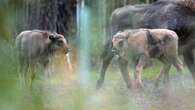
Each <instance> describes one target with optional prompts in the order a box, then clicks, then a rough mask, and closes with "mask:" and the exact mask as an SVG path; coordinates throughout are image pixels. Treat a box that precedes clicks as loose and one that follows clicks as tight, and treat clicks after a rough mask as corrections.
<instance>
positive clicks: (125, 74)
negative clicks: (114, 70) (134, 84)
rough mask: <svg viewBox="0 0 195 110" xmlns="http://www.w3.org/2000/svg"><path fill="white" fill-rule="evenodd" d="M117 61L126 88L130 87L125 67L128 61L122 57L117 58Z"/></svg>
mask: <svg viewBox="0 0 195 110" xmlns="http://www.w3.org/2000/svg"><path fill="white" fill-rule="evenodd" d="M118 61H119V68H120V71H121V74H122V76H123V79H124V81H125V83H126V85H127V88H130V87H131V79H130V76H129V73H128V69H127V66H128V61H126V60H124V59H122V58H119V59H118Z"/></svg>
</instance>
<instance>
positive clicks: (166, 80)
mask: <svg viewBox="0 0 195 110" xmlns="http://www.w3.org/2000/svg"><path fill="white" fill-rule="evenodd" d="M159 60H160V61H161V62H162V63H163V67H162V69H161V71H160V73H159V75H158V76H157V78H156V81H155V86H156V87H158V85H159V82H160V79H161V78H162V76H163V75H164V80H163V82H164V84H165V83H167V84H169V70H170V68H171V63H169V62H168V61H167V59H166V58H165V57H161V58H159Z"/></svg>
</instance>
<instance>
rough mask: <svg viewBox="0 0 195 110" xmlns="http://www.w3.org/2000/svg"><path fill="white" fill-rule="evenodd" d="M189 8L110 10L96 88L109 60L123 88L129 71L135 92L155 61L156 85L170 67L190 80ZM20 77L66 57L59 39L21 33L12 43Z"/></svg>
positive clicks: (176, 1)
mask: <svg viewBox="0 0 195 110" xmlns="http://www.w3.org/2000/svg"><path fill="white" fill-rule="evenodd" d="M194 20H195V2H194V1H193V0H158V1H156V2H154V3H151V4H141V5H140V4H139V5H128V6H125V7H122V8H118V9H115V10H114V11H113V13H112V16H111V25H110V28H111V32H110V36H108V37H109V38H108V41H107V43H106V45H105V47H104V50H103V52H102V57H101V58H102V65H101V71H100V77H99V79H98V81H97V85H96V87H97V88H101V86H102V84H103V82H104V78H105V74H106V70H107V68H108V66H109V64H110V62H111V60H112V58H113V57H114V56H118V60H117V61H118V63H119V68H120V71H121V73H122V76H123V79H124V81H125V82H126V84H127V87H128V88H130V87H132V81H131V78H130V76H129V74H128V69H127V66H128V63H129V62H130V63H132V64H133V65H134V67H135V68H134V70H135V72H134V76H135V81H134V82H133V83H134V84H135V86H136V87H138V88H140V87H141V88H142V87H143V83H142V79H141V74H142V70H143V69H144V68H145V67H147V66H148V65H150V63H151V62H152V59H158V60H159V61H160V62H162V63H163V67H162V69H161V71H160V73H159V76H158V77H157V79H156V85H158V82H159V79H160V78H161V77H162V76H163V75H164V79H165V80H166V81H167V82H168V81H169V74H168V72H169V70H170V67H171V65H173V66H174V67H175V68H176V69H177V71H178V72H179V73H182V68H183V63H182V62H181V60H180V58H179V55H182V56H183V60H184V63H185V65H186V66H187V67H188V69H189V70H190V72H191V74H192V77H193V78H194V80H195V57H194V56H195V53H194V50H195V36H194V35H195V33H194V32H195V21H194ZM16 46H17V49H18V52H19V59H20V64H21V73H22V76H23V77H24V78H25V79H28V80H30V82H32V80H33V79H34V77H35V74H34V72H29V69H30V68H34V67H35V65H37V64H40V65H42V66H43V68H47V65H48V63H49V61H50V58H51V57H52V56H53V55H54V54H55V53H56V52H57V51H62V52H64V54H68V53H69V50H70V47H69V45H68V43H67V41H66V39H65V37H64V36H63V35H61V34H58V33H56V32H50V31H44V30H29V31H23V32H21V33H20V34H19V35H18V36H17V37H16Z"/></svg>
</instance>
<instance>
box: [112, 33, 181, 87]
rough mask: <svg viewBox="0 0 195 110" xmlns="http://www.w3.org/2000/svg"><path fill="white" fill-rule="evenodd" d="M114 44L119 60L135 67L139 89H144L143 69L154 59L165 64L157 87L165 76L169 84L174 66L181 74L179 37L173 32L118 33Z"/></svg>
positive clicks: (136, 82)
mask: <svg viewBox="0 0 195 110" xmlns="http://www.w3.org/2000/svg"><path fill="white" fill-rule="evenodd" d="M112 43H113V49H115V50H116V51H117V54H118V55H119V58H120V59H124V60H127V61H128V62H131V63H132V64H133V65H134V66H135V72H134V76H135V84H136V87H138V88H142V87H143V84H142V80H141V73H142V70H143V68H144V67H146V66H147V64H149V63H150V62H151V61H152V59H154V58H155V59H158V60H160V61H161V62H162V63H163V68H162V70H161V72H160V74H159V77H157V80H156V84H157V85H158V82H159V79H160V77H161V76H162V75H163V74H164V76H165V77H166V80H167V82H169V75H168V72H169V70H170V67H171V65H172V64H173V65H174V66H175V67H176V69H177V70H178V72H179V73H181V70H182V63H181V61H180V60H179V57H178V36H177V34H176V33H175V32H173V31H171V30H167V29H132V30H125V31H122V32H118V33H116V34H115V35H114V36H113V39H112Z"/></svg>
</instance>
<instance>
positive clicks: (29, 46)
mask: <svg viewBox="0 0 195 110" xmlns="http://www.w3.org/2000/svg"><path fill="white" fill-rule="evenodd" d="M16 46H17V49H18V51H19V58H20V63H21V69H22V74H23V75H22V77H23V78H25V79H24V80H26V81H28V82H29V81H30V84H31V82H32V80H33V79H34V77H35V73H34V72H32V71H31V70H33V68H34V66H35V65H36V64H40V65H42V66H43V67H44V68H45V67H46V66H47V64H48V63H49V59H50V57H51V56H52V55H53V54H54V53H55V52H56V51H63V52H64V53H65V54H67V53H68V51H69V47H68V44H67V41H66V39H65V38H64V36H63V35H61V34H57V33H53V32H49V31H42V30H29V31H23V32H21V33H20V34H19V35H18V36H17V37H16Z"/></svg>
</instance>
